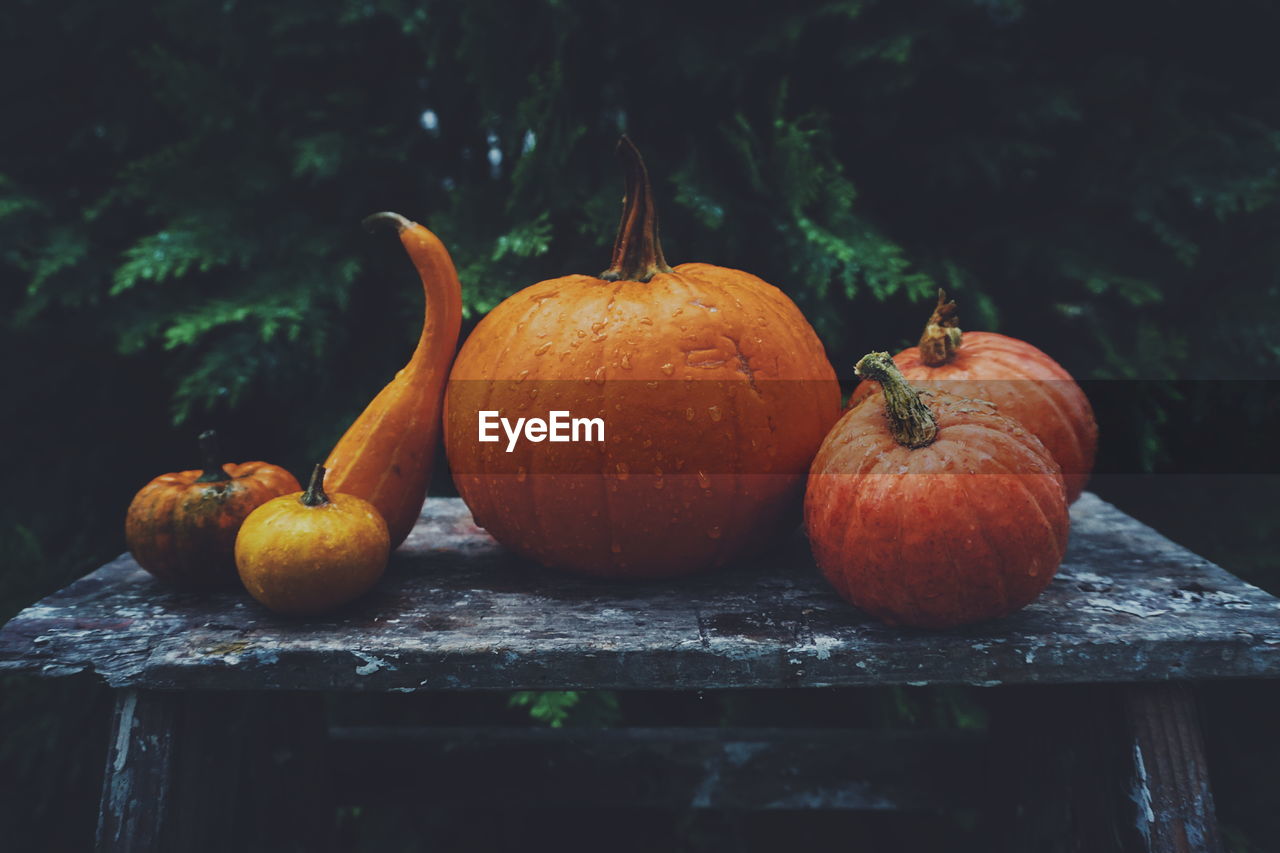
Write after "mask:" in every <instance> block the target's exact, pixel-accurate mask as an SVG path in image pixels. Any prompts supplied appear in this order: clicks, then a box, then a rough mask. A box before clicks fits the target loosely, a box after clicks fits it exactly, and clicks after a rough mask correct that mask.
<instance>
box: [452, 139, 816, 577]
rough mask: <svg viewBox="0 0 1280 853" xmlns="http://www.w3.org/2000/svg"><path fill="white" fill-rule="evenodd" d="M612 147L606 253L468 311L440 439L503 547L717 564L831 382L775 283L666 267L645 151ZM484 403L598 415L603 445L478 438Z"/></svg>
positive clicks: (572, 566) (681, 570)
mask: <svg viewBox="0 0 1280 853" xmlns="http://www.w3.org/2000/svg"><path fill="white" fill-rule="evenodd" d="M618 150H619V153H620V155H621V157H622V159H623V161H624V163H625V166H626V193H625V197H624V201H623V210H622V219H621V224H620V225H619V227H618V232H617V237H616V240H615V243H614V247H613V263H612V265H611V266H610V267H609V269H607V270H606V271H605V272H603V273H601V274H600V275H597V276H592V275H569V276H565V277H562V278H555V279H551V280H548V281H543V282H539V283H537V284H534V285H532V286H531V287H528V288H526V289H525V290H522V291H520V292H518V293H516V294H515V295H513V296H511V297H509V298H508V299H506V300H505V301H503V302H502V303H501V304H499V305H498V306H496V307H495V308H494V309H493V310H492V311H490V312H489V313H488V315H486V316H485V317H484V319H483V320H481V321H480V323H479V324H478V325H477V326H476V328H475V330H474V331H473V332H472V334H471V336H470V337H469V338H468V339H467V341H466V343H465V344H463V347H462V349H461V351H460V352H459V354H458V358H457V360H456V362H455V363H454V366H453V372H452V374H451V375H450V379H449V388H448V390H447V392H446V400H445V450H446V452H447V454H448V457H449V464H450V467H451V470H452V472H453V477H454V482H455V483H456V485H457V487H458V491H459V493H460V494H461V495H462V497H463V498H464V499H465V500H466V503H467V506H468V507H470V509H471V511H472V513H473V515H474V517H475V520H476V523H477V524H478V525H480V526H482V527H484V528H485V529H486V530H488V532H489V533H490V534H492V535H493V536H494V537H495V538H496V539H497V540H498V541H499V542H501V543H502V544H503V545H505V546H507V547H508V548H510V549H513V550H514V551H516V552H518V553H520V554H522V555H524V556H526V557H529V558H531V559H533V560H537V561H539V562H541V563H544V564H546V565H549V566H555V567H559V568H563V569H566V570H570V571H574V572H578V573H582V574H588V575H597V576H606V577H616V578H655V577H670V576H675V575H683V574H688V573H691V572H697V571H700V570H705V569H710V568H712V567H715V566H718V565H721V564H723V563H725V562H727V561H729V560H731V559H733V558H734V557H735V556H737V555H739V554H741V553H743V552H744V550H746V549H748V548H750V547H752V546H753V545H757V544H760V543H762V542H764V541H765V540H766V539H767V538H768V537H769V535H770V533H771V532H772V531H773V530H774V529H775V528H776V527H777V526H778V524H779V523H780V522H781V520H782V519H783V518H785V517H786V515H787V513H788V510H789V509H790V510H794V509H795V508H797V506H798V502H799V500H798V499H799V497H800V493H801V490H802V487H803V480H804V475H805V472H806V471H807V468H808V464H809V462H810V460H811V459H812V458H813V454H814V452H815V451H816V450H817V448H818V444H819V443H820V442H821V441H822V437H823V436H824V435H825V434H826V431H827V430H828V429H829V428H830V426H831V425H832V424H833V423H834V422H835V420H836V418H837V417H838V416H839V407H840V389H839V385H838V383H837V381H836V378H835V373H834V371H833V370H832V369H831V365H830V363H829V362H828V361H827V358H826V355H825V353H824V351H823V347H822V343H821V342H820V341H819V340H818V337H817V335H816V334H815V333H814V331H813V328H812V327H811V326H810V325H809V323H808V322H807V321H806V320H805V318H804V316H803V315H802V314H801V313H800V311H799V309H797V308H796V306H795V305H794V304H793V303H792V302H791V300H790V299H788V298H787V296H786V295H785V294H784V293H783V292H782V291H781V290H779V289H778V288H776V287H774V286H773V285H771V284H768V283H766V282H764V281H762V280H761V279H759V278H757V277H756V276H754V275H751V274H750V273H746V272H742V271H740V270H734V269H727V268H725V267H719V266H713V265H711V264H704V263H688V264H681V265H680V266H677V267H674V268H672V267H671V266H669V265H668V264H667V262H666V259H665V257H664V255H663V251H662V247H661V244H660V242H659V239H658V227H657V213H656V209H655V206H654V202H653V194H652V190H651V187H650V184H649V176H648V173H647V171H646V169H645V166H644V162H643V160H642V159H641V157H640V154H639V152H638V151H637V150H636V148H635V146H634V145H633V144H632V143H631V141H630V140H629V139H627V138H625V137H624V138H623V139H622V140H621V141H620V142H619V149H618ZM486 410H487V411H492V412H497V413H499V415H500V416H501V417H503V418H510V419H511V420H515V419H516V418H517V417H520V416H527V417H530V418H532V417H535V416H536V417H538V418H544V417H545V416H547V415H548V414H549V413H551V412H554V411H556V410H559V411H563V412H568V413H571V414H572V416H573V417H574V418H575V419H576V418H579V417H581V418H583V419H597V418H598V419H599V420H600V421H601V423H602V424H603V429H602V432H603V434H604V435H603V440H602V441H590V442H588V441H578V442H573V441H569V442H560V443H556V442H553V441H550V440H547V441H541V440H539V439H538V438H536V437H535V438H533V439H532V440H526V441H523V442H519V443H517V445H516V446H515V447H514V448H513V449H510V452H508V451H509V446H508V445H507V443H506V441H505V438H504V440H503V441H499V442H488V443H486V442H481V441H479V428H478V416H479V414H480V413H481V412H483V411H486ZM526 435H528V434H526ZM593 437H594V436H593Z"/></svg>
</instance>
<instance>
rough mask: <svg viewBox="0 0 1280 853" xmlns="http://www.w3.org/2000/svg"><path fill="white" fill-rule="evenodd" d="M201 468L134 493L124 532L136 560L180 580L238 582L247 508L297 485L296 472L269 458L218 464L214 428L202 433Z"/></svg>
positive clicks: (194, 584) (187, 583)
mask: <svg viewBox="0 0 1280 853" xmlns="http://www.w3.org/2000/svg"><path fill="white" fill-rule="evenodd" d="M200 447H201V449H202V450H203V452H204V456H205V467H204V470H199V469H196V470H192V471H176V472H174V473H171V474H161V475H160V476H159V477H156V478H155V479H154V480H152V481H151V482H150V483H147V484H146V485H145V486H143V487H142V490H141V491H139V492H138V494H137V495H135V496H134V498H133V501H132V502H131V503H130V504H129V512H128V514H127V515H126V517H125V523H124V534H125V540H126V541H127V542H128V544H129V550H130V551H132V552H133V558H134V559H135V560H137V561H138V565H140V566H142V568H144V569H146V570H147V571H149V572H151V574H153V575H155V576H156V577H158V578H160V579H161V580H163V581H168V582H169V583H172V584H174V585H177V586H183V587H189V588H196V589H207V588H215V587H222V586H234V585H235V584H236V583H237V576H236V563H235V557H234V554H233V551H234V548H235V542H236V533H237V532H238V531H239V530H240V525H241V523H242V522H244V520H245V518H246V517H247V516H248V515H249V513H251V512H253V511H254V510H255V509H256V508H257V507H259V506H260V505H262V504H264V503H266V502H267V501H269V500H271V499H272V498H274V497H277V496H279V495H284V494H288V493H289V492H294V491H297V490H298V489H299V488H300V486H299V485H298V481H297V480H296V479H294V476H293V475H292V474H290V473H289V472H288V471H286V470H284V469H283V468H279V467H277V466H275V465H268V464H267V463H266V462H243V463H241V464H239V465H233V464H231V463H227V464H225V465H223V464H220V463H219V462H218V458H217V446H216V441H215V437H214V434H213V432H212V431H210V432H206V433H204V434H203V435H201V436H200Z"/></svg>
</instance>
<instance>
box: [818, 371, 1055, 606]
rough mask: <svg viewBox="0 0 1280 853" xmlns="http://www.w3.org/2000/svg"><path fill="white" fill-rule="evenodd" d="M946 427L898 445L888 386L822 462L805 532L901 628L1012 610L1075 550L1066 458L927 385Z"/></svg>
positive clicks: (990, 412) (837, 573) (842, 586)
mask: <svg viewBox="0 0 1280 853" xmlns="http://www.w3.org/2000/svg"><path fill="white" fill-rule="evenodd" d="M921 398H922V399H923V400H924V401H925V402H926V404H927V405H928V406H929V408H930V409H932V410H933V413H934V416H935V417H936V418H937V422H938V427H939V432H938V436H937V439H936V440H935V441H934V442H933V443H932V444H929V445H927V446H925V447H921V448H916V449H911V448H908V447H904V446H903V445H901V444H899V443H898V442H897V441H896V440H895V439H894V437H893V435H892V434H891V433H890V431H889V422H888V417H887V416H886V415H885V412H884V397H883V395H882V394H881V393H879V392H878V391H877V392H876V393H874V394H873V395H871V396H869V397H868V398H867V399H866V400H865V401H864V402H863V403H861V404H860V405H858V406H857V407H855V408H853V409H851V410H849V411H848V412H846V413H845V415H844V417H843V418H841V420H840V422H839V423H838V424H836V427H835V429H833V430H832V431H831V434H830V435H829V436H827V439H826V441H825V442H823V445H822V448H821V449H820V450H819V451H818V455H817V457H816V458H815V459H814V461H813V467H812V469H811V471H810V475H809V485H808V490H807V492H806V494H805V527H806V529H807V531H808V534H809V541H810V544H811V545H812V547H813V554H814V558H815V559H816V560H817V563H818V566H819V567H820V568H821V569H822V572H823V574H824V575H826V577H827V580H828V581H830V582H831V585H832V586H834V587H835V589H836V591H837V592H838V593H839V594H840V595H841V596H842V597H843V598H845V599H847V600H848V601H850V602H851V603H852V604H854V605H855V606H857V607H859V608H861V609H862V610H864V611H866V612H867V613H869V614H870V615H872V616H874V617H876V618H877V619H880V620H882V621H884V622H886V623H888V624H890V625H908V626H913V627H919V628H930V629H940V628H951V627H955V626H958V625H968V624H971V623H975V622H983V621H986V620H988V619H995V618H998V617H1000V616H1004V615H1006V614H1009V613H1012V612H1014V611H1015V610H1018V609H1019V608H1021V607H1023V606H1025V605H1026V604H1028V603H1030V602H1031V601H1032V600H1033V599H1034V598H1035V597H1036V596H1037V595H1039V594H1040V592H1041V591H1042V590H1043V589H1044V588H1045V587H1046V586H1048V585H1049V582H1050V581H1051V580H1052V579H1053V576H1054V573H1055V572H1056V571H1057V568H1058V565H1059V563H1061V562H1062V557H1063V554H1064V553H1065V552H1066V547H1067V532H1068V523H1069V522H1068V515H1067V501H1066V491H1065V488H1064V485H1063V480H1062V476H1061V474H1060V473H1059V471H1058V466H1057V463H1055V462H1054V461H1053V459H1052V458H1051V457H1050V456H1049V453H1048V451H1047V449H1046V448H1045V447H1044V445H1043V444H1042V443H1041V442H1040V441H1039V440H1038V439H1037V438H1036V437H1035V436H1034V435H1032V434H1031V433H1030V432H1029V431H1028V430H1026V429H1025V428H1024V427H1023V426H1022V425H1021V424H1019V423H1018V422H1017V421H1014V420H1012V419H1011V418H1007V417H1004V416H1002V415H1000V414H998V413H997V412H996V410H995V407H993V406H992V405H990V404H989V403H986V402H985V401H980V400H968V399H965V398H962V397H956V396H954V395H950V394H943V393H940V392H934V391H923V392H922V393H921Z"/></svg>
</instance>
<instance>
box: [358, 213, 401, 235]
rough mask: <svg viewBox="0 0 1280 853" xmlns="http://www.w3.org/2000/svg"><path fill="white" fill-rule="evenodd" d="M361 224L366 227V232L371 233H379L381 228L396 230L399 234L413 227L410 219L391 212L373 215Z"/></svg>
mask: <svg viewBox="0 0 1280 853" xmlns="http://www.w3.org/2000/svg"><path fill="white" fill-rule="evenodd" d="M360 224H361V225H363V226H364V230H366V231H369V232H374V231H377V230H378V229H380V228H394V229H396V231H397V232H399V231H403V230H404V229H406V228H408V227H409V226H411V225H413V223H412V222H410V221H409V220H408V219H405V218H404V217H403V216H401V215H400V214H398V213H392V212H391V211H389V210H383V211H379V212H378V213H371V214H369V215H368V216H366V217H365V218H364V220H363V221H362V222H361V223H360Z"/></svg>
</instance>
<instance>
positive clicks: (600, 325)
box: [591, 320, 609, 335]
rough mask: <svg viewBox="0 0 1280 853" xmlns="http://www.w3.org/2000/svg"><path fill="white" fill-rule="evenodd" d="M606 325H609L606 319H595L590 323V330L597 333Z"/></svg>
mask: <svg viewBox="0 0 1280 853" xmlns="http://www.w3.org/2000/svg"><path fill="white" fill-rule="evenodd" d="M607 325H609V321H608V320H597V321H596V322H594V323H592V324H591V331H592V332H594V333H595V334H597V335H598V334H600V330H601V329H603V328H604V327H605V326H607Z"/></svg>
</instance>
